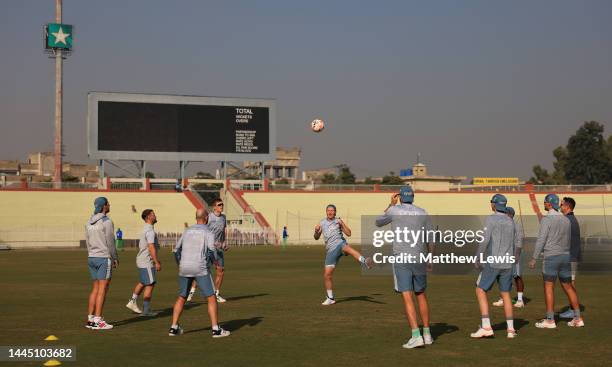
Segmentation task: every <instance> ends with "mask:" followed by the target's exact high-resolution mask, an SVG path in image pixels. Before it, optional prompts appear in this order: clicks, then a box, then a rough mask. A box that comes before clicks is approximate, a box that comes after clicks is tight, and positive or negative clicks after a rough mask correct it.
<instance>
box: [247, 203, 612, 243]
mask: <svg viewBox="0 0 612 367" xmlns="http://www.w3.org/2000/svg"><path fill="white" fill-rule="evenodd" d="M492 195H493V194H492V193H433V192H432V193H417V194H416V196H415V204H416V205H418V206H420V207H422V208H424V209H426V210H427V211H428V212H429V214H431V215H482V216H485V215H489V214H490V213H491V208H490V204H489V201H490V199H491V196H492ZM504 195H505V196H506V197H507V198H508V205H509V206H512V207H513V208H514V209H515V210H516V213H517V215H518V216H519V218H523V219H524V222H523V223H524V227H525V233H526V235H527V236H536V235H537V230H538V221H537V219H536V218H537V217H536V212H535V211H534V209H533V206H532V203H531V200H530V198H529V194H528V193H507V194H504ZM559 195H560V196H561V197H563V196H572V197H573V198H574V199H575V200H576V202H577V208H576V215H585V216H586V215H597V216H603V215H604V213H606V214H607V215H608V217H607V218H608V219H610V214H611V213H612V193H610V194H608V193H603V194H580V193H571V194H565V195H564V194H559ZM535 196H536V200H537V203H538V205H539V207H540V210H541V211H542V212H544V209H543V205H542V203H543V201H544V196H545V195H544V194H543V195H540V194H538V195H535ZM243 197H244V199H245V200H246V201H247V202H248V203H249V205H251V206H252V207H253V208H255V209H256V210H257V211H259V212H261V213H262V214H263V215H264V216H265V218H266V219H267V220H268V223H270V226H271V227H272V228H273V229H274V230H275V231H276V233H277V234H279V235H280V233H281V232H282V228H283V226H284V225H286V226H287V230H288V233H289V243H294V244H298V243H307V244H308V243H322V242H321V241H318V242H316V241H314V239H313V238H312V233H313V228H314V226H315V225H316V224H317V223H318V222H319V221H320V220H321V219H322V218H323V217H324V216H325V206H326V205H327V204H330V203H333V204H335V205H336V207H337V208H338V216H340V217H341V218H343V219H344V220H345V221H346V222H347V224H348V225H349V226H350V227H351V229H352V231H353V235H352V237H351V239H353V241H354V242H359V241H360V240H361V216H363V215H380V214H382V212H383V210H384V209H385V208H386V207H387V205H388V204H389V200H390V198H391V195H390V194H389V193H354V192H329V193H325V192H302V193H300V192H297V193H296V192H244V195H243ZM600 219H601V218H600ZM608 222H609V223H608V224H609V225H610V224H612V220H608ZM610 230H612V228H610ZM351 239H349V243H350V242H351V241H350V240H351Z"/></svg>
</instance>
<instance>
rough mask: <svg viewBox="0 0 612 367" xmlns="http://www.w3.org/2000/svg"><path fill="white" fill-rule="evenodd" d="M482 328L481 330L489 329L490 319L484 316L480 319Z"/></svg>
mask: <svg viewBox="0 0 612 367" xmlns="http://www.w3.org/2000/svg"><path fill="white" fill-rule="evenodd" d="M482 328H483V329H490V328H491V319H490V318H489V316H488V315H487V316H484V317H483V318H482Z"/></svg>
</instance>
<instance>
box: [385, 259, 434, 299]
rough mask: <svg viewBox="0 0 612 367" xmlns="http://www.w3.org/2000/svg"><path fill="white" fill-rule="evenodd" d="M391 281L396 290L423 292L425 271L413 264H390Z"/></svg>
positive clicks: (425, 280) (425, 282)
mask: <svg viewBox="0 0 612 367" xmlns="http://www.w3.org/2000/svg"><path fill="white" fill-rule="evenodd" d="M392 265H393V283H394V289H395V291H396V292H417V293H420V292H425V288H427V273H426V271H424V270H423V269H419V270H417V269H416V267H415V266H414V265H413V264H392Z"/></svg>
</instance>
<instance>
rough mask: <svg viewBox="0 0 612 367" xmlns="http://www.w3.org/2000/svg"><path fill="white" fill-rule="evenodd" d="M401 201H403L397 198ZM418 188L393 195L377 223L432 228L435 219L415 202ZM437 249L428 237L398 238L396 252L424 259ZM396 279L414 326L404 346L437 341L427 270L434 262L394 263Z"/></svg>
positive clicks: (413, 229) (401, 227) (397, 227)
mask: <svg viewBox="0 0 612 367" xmlns="http://www.w3.org/2000/svg"><path fill="white" fill-rule="evenodd" d="M398 201H401V203H400V204H399V205H397V202H398ZM413 201H414V192H413V191H412V188H411V187H410V186H404V187H402V188H401V189H400V192H399V194H395V195H393V196H392V197H391V203H390V204H389V206H388V207H387V209H386V210H385V214H383V215H382V216H380V217H378V218H377V219H376V226H377V227H382V226H385V225H387V224H389V223H391V224H392V226H393V230H394V231H398V230H399V231H402V230H406V229H407V230H408V231H411V232H412V233H418V232H420V231H422V230H426V231H429V230H432V229H433V228H432V225H431V221H430V219H429V215H427V212H426V211H425V210H424V209H422V208H419V207H418V206H416V205H413V204H412V202H413ZM430 252H433V244H430V243H427V241H425V242H423V241H421V238H419V239H418V240H417V241H416V242H394V243H393V255H394V256H397V255H409V256H414V257H415V258H416V259H420V258H421V255H423V254H427V253H430ZM392 265H393V280H394V283H395V291H396V292H398V293H401V294H402V298H403V300H404V311H405V312H406V317H407V318H408V323H409V324H410V328H411V329H412V336H411V338H410V339H409V340H408V342H407V343H406V344H404V345H402V347H404V348H407V349H411V348H417V347H422V346H424V345H425V344H427V345H430V344H433V337H432V336H431V332H430V330H429V304H428V303H427V296H426V295H425V288H427V272H428V271H431V264H430V263H427V264H426V263H424V262H421V261H417V262H415V263H413V264H408V263H407V264H396V263H393V264H392ZM413 296H415V297H416V300H417V302H418V304H419V312H420V314H421V320H423V336H421V330H420V329H419V324H418V321H417V311H416V307H415V302H414V300H413Z"/></svg>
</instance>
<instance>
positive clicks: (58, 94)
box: [53, 0, 64, 188]
mask: <svg viewBox="0 0 612 367" xmlns="http://www.w3.org/2000/svg"><path fill="white" fill-rule="evenodd" d="M55 22H56V23H57V24H61V23H62V0H55ZM62 57H63V56H62V50H61V49H57V50H55V139H54V148H55V172H54V174H53V182H55V187H56V188H60V187H61V182H62V122H63V121H62V119H63V110H62V108H63V106H62V100H63V94H64V90H63V83H62V82H63V75H62V71H63V70H62V67H63V58H62Z"/></svg>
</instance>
